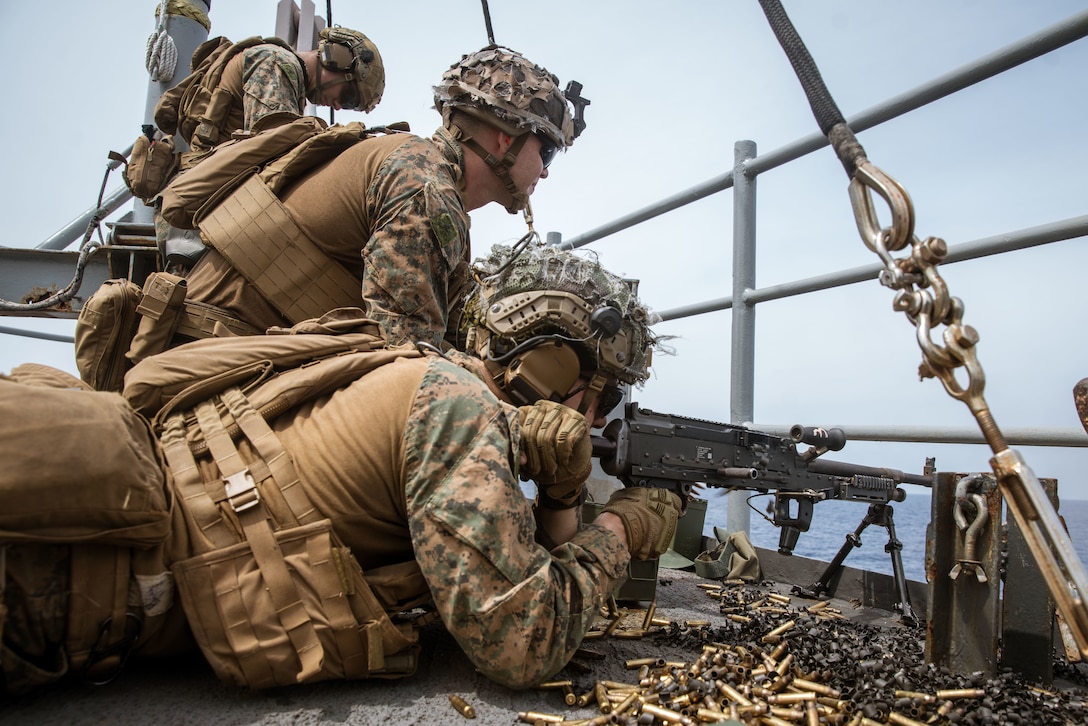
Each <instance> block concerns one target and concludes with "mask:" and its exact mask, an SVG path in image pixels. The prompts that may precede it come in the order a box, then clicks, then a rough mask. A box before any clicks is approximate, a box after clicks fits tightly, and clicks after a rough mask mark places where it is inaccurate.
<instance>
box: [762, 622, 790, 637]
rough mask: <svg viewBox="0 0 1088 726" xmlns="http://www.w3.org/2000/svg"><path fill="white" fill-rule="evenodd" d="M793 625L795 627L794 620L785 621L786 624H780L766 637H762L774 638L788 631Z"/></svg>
mask: <svg viewBox="0 0 1088 726" xmlns="http://www.w3.org/2000/svg"><path fill="white" fill-rule="evenodd" d="M795 625H797V621H796V620H787V621H786V622H784V623H782V624H781V625H779V626H778V627H777V628H775V629H774V630H772V631H771V632H769V633H767V635H765V636H763V637H764V638H767V637H773V636H776V635H782V634H783V633H785V632H786V631H788V630H790V629H791V628H792V627H793V626H795Z"/></svg>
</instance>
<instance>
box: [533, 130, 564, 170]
mask: <svg viewBox="0 0 1088 726" xmlns="http://www.w3.org/2000/svg"><path fill="white" fill-rule="evenodd" d="M536 138H537V140H538V141H539V142H540V161H541V162H543V164H544V168H545V169H547V168H548V165H549V164H551V163H552V162H553V161H555V155H556V154H557V153H559V145H558V144H556V143H555V142H554V141H552V140H551V139H549V138H548V137H547V136H545V135H544V134H537V135H536Z"/></svg>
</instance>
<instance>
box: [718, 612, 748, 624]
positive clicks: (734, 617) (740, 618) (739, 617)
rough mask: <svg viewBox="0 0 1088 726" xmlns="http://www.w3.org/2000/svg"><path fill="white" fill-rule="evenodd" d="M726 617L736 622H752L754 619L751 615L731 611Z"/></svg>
mask: <svg viewBox="0 0 1088 726" xmlns="http://www.w3.org/2000/svg"><path fill="white" fill-rule="evenodd" d="M725 617H726V618H728V619H729V620H732V621H733V622H734V623H750V622H752V619H751V618H750V617H748V616H747V615H736V614H734V613H729V614H728V615H726V616H725Z"/></svg>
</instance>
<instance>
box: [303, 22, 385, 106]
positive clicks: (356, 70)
mask: <svg viewBox="0 0 1088 726" xmlns="http://www.w3.org/2000/svg"><path fill="white" fill-rule="evenodd" d="M317 37H318V43H317V60H318V63H319V64H320V67H321V68H324V69H326V70H329V71H332V72H334V73H342V74H345V75H344V76H342V77H340V78H337V79H336V80H333V81H330V82H328V83H325V84H322V83H321V82H320V79H319V80H318V83H317V90H316V94H315V95H317V94H320V92H321V91H322V90H324V89H326V88H328V87H329V86H332V85H335V84H337V83H350V84H351V89H350V91H349V92H348V93H347V94H345V96H346V97H345V98H344V99H343V100H342V101H341V105H342V106H343V107H344V108H349V109H355V110H358V111H366V112H369V111H372V110H373V109H374V107H375V106H377V105H378V102H379V101H381V100H382V93H383V92H384V91H385V66H384V65H383V64H382V57H381V55H380V54H379V53H378V46H376V45H374V43H373V42H372V41H371V40H370V38H368V37H366V36H365V35H363V34H362V33H360V32H359V31H357V30H351V29H350V28H342V27H340V26H338V25H337V26H333V27H331V28H322V30H321V32H320V33H319V34H318V36H317ZM319 73H320V71H319ZM310 100H311V101H314V99H313V98H311V99H310Z"/></svg>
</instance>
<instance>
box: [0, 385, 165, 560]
mask: <svg viewBox="0 0 1088 726" xmlns="http://www.w3.org/2000/svg"><path fill="white" fill-rule="evenodd" d="M0 461H3V462H4V466H3V467H0V542H49V543H54V544H62V543H75V542H96V543H99V544H103V545H116V546H121V547H150V546H153V545H156V544H158V543H160V542H162V541H163V540H164V539H165V537H166V536H167V534H168V533H169V531H170V499H169V492H168V491H167V479H166V474H165V473H164V469H165V461H164V459H163V457H162V451H161V450H160V448H159V443H158V440H157V439H156V437H155V435H154V433H153V432H152V430H151V426H150V424H149V423H148V422H147V420H146V419H144V418H143V417H142V416H140V415H139V414H137V413H136V412H135V411H133V410H132V408H131V407H130V406H129V405H128V403H127V402H126V401H125V400H124V399H123V398H122V397H121V396H119V395H117V394H116V393H108V392H103V391H91V390H88V389H87V387H86V386H84V385H82V384H81V383H80V382H79V381H78V380H76V379H75V378H74V377H72V376H70V375H68V374H66V373H64V372H63V371H59V370H56V369H51V368H49V367H48V366H39V365H35V364H25V365H22V366H18V367H17V368H15V369H13V370H12V372H11V374H10V375H9V376H3V377H0Z"/></svg>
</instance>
